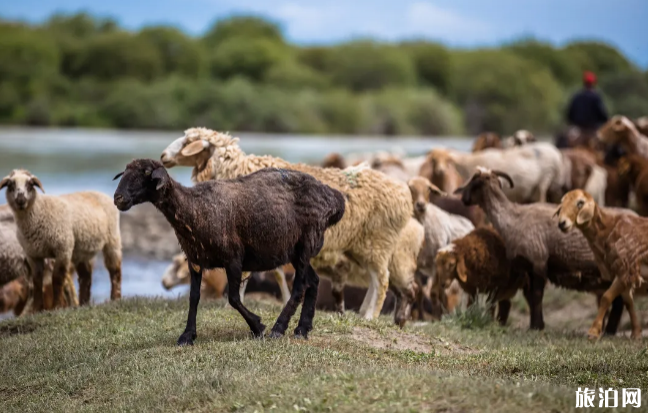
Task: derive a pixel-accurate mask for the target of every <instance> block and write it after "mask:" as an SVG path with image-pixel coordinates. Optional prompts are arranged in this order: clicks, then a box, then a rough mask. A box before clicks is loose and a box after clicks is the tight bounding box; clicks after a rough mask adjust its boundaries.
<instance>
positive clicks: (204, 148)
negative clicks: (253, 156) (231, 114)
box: [160, 128, 238, 171]
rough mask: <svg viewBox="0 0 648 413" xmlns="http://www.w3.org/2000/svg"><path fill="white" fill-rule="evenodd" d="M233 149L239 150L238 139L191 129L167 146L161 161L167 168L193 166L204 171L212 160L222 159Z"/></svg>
mask: <svg viewBox="0 0 648 413" xmlns="http://www.w3.org/2000/svg"><path fill="white" fill-rule="evenodd" d="M233 149H238V138H233V137H231V136H230V135H228V134H227V133H220V132H217V131H214V130H211V129H207V128H191V129H187V130H186V131H185V134H184V136H183V137H181V138H178V139H176V140H175V141H173V142H172V143H171V144H170V145H169V146H167V148H166V149H165V150H164V151H163V152H162V155H161V156H160V160H161V161H162V163H163V164H164V166H165V167H167V168H172V167H174V166H176V165H181V166H193V167H194V168H196V169H197V170H198V171H202V170H203V169H205V167H206V166H207V163H208V162H209V160H210V159H213V158H214V157H217V158H218V159H222V158H224V157H226V156H227V155H228V153H229V151H231V150H233Z"/></svg>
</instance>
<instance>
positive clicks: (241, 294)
mask: <svg viewBox="0 0 648 413" xmlns="http://www.w3.org/2000/svg"><path fill="white" fill-rule="evenodd" d="M250 277H252V274H250V273H248V276H247V278H246V279H244V280H241V285H240V286H239V298H240V299H241V304H243V303H244V302H245V290H247V285H248V282H249V281H250Z"/></svg>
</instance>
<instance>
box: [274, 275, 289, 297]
mask: <svg viewBox="0 0 648 413" xmlns="http://www.w3.org/2000/svg"><path fill="white" fill-rule="evenodd" d="M274 276H275V281H277V284H279V288H280V289H281V301H283V303H284V305H285V304H286V303H287V302H288V300H289V299H290V290H289V289H288V283H287V282H286V274H285V273H284V270H283V268H281V267H278V268H275V270H274Z"/></svg>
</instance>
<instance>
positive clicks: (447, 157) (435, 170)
mask: <svg viewBox="0 0 648 413" xmlns="http://www.w3.org/2000/svg"><path fill="white" fill-rule="evenodd" d="M425 163H426V164H429V166H430V167H431V169H432V171H431V173H430V174H423V173H419V175H421V176H425V177H426V178H427V177H428V176H429V177H430V178H431V179H430V180H433V179H434V178H440V179H443V178H444V177H445V175H446V173H447V171H448V169H450V168H452V167H454V158H453V157H452V153H451V152H450V151H449V150H447V149H432V150H431V151H430V152H428V154H427V157H426V159H425ZM421 168H423V167H421Z"/></svg>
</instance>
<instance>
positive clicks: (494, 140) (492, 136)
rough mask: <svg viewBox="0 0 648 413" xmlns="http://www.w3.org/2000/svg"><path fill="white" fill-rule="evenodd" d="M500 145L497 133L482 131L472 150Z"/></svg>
mask: <svg viewBox="0 0 648 413" xmlns="http://www.w3.org/2000/svg"><path fill="white" fill-rule="evenodd" d="M501 147H502V141H501V139H500V137H499V135H498V134H497V133H495V132H483V133H481V134H480V135H479V136H478V137H477V139H475V142H474V143H473V147H472V151H473V152H479V151H483V150H484V149H488V148H498V149H499V148H501ZM432 183H434V182H432Z"/></svg>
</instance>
